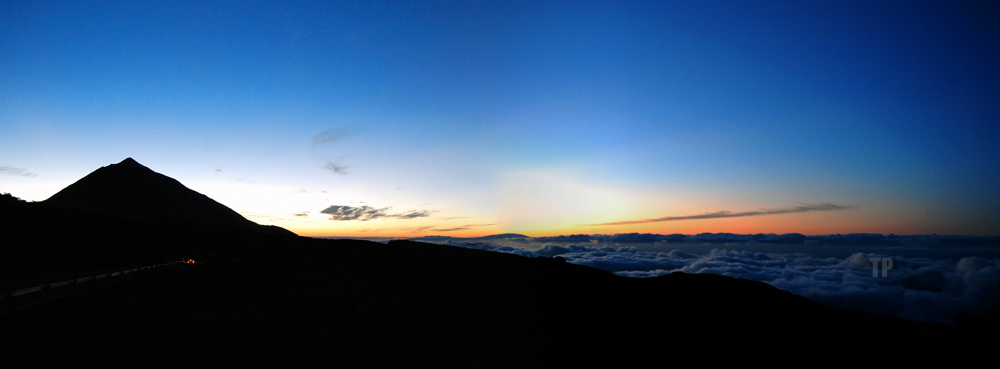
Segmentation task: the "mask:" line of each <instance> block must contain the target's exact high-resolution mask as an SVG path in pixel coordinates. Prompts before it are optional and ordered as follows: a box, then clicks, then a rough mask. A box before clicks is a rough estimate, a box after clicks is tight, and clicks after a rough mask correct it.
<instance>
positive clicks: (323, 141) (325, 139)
mask: <svg viewBox="0 0 1000 369" xmlns="http://www.w3.org/2000/svg"><path fill="white" fill-rule="evenodd" d="M352 134H354V129H351V128H345V127H341V128H330V129H328V130H325V131H323V132H320V133H317V134H315V135H313V139H312V144H313V146H319V145H328V144H333V143H335V142H337V141H340V140H341V139H343V138H344V137H347V136H350V135H352Z"/></svg>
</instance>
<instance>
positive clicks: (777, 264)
mask: <svg viewBox="0 0 1000 369" xmlns="http://www.w3.org/2000/svg"><path fill="white" fill-rule="evenodd" d="M709 235H711V234H709ZM724 235H728V234H724ZM616 236H623V237H619V238H620V239H633V240H634V239H635V238H636V237H635V236H641V235H636V234H632V235H616ZM652 236H660V237H669V236H662V235H652ZM680 236H683V235H680ZM729 236H734V235H729ZM743 236H755V235H743ZM770 236H777V235H770ZM799 236H801V235H799ZM850 236H853V235H846V236H842V235H831V236H808V237H827V238H829V239H830V240H832V241H834V242H836V241H837V240H839V241H847V242H862V241H860V240H862V239H869V240H872V239H875V240H878V239H879V238H877V237H874V235H858V236H857V237H850ZM878 236H881V235H878ZM561 237H565V239H569V238H574V237H575V238H578V239H582V238H585V237H595V236H584V235H579V236H561ZM686 237H696V236H686ZM802 237H803V238H805V237H807V236H802ZM899 237H904V238H906V237H909V238H906V239H908V240H910V241H913V240H919V239H920V238H919V237H920V236H899ZM925 237H928V238H937V237H940V238H945V239H949V236H925ZM702 238H703V239H704V238H708V237H705V236H703V237H702ZM721 238H722V239H728V240H732V238H733V237H721ZM773 238H774V239H776V240H781V238H780V237H773ZM789 238H791V239H798V244H799V245H800V246H795V247H797V248H799V249H802V251H808V247H809V246H807V245H802V240H801V239H799V237H789ZM881 238H882V241H886V239H890V240H891V241H886V242H898V241H899V240H898V239H897V240H892V238H893V237H891V236H882V237H881ZM952 238H954V237H952ZM956 239H957V240H958V241H959V245H957V246H956V245H951V246H950V247H964V246H962V245H961V242H962V241H963V240H964V241H968V242H971V245H972V246H973V247H981V245H975V244H976V243H982V242H986V243H990V244H991V246H992V247H996V246H997V245H998V244H997V243H996V242H997V240H996V238H995V237H967V238H964V239H963V238H960V237H959V238H956ZM536 240H539V239H522V240H520V241H519V242H522V243H523V244H524V246H506V245H498V244H493V243H486V242H469V241H456V240H444V241H443V242H442V243H445V244H449V245H453V246H460V247H466V248H473V249H481V250H488V251H494V252H503V253H511V254H517V255H522V256H527V257H556V256H558V257H561V258H564V259H566V261H567V262H570V263H574V264H580V265H586V266H589V267H593V268H597V269H602V270H607V271H610V272H613V273H616V274H618V275H622V276H628V277H655V276H659V275H664V274H669V273H671V272H674V271H682V272H685V273H710V274H721V275H727V276H732V277H737V278H743V279H749V280H754V281H760V282H765V283H768V284H771V285H773V286H775V287H777V288H780V289H783V290H787V291H790V292H792V293H795V294H798V295H801V296H804V297H806V298H809V299H811V300H813V301H816V302H819V303H823V304H827V305H831V306H835V307H838V308H843V309H850V310H859V311H865V312H869V313H874V314H880V315H886V316H895V317H901V318H906V319H912V320H919V321H925V322H951V321H952V320H953V319H954V318H955V316H956V315H957V314H959V313H963V312H967V313H975V314H985V313H986V312H988V311H989V310H990V309H992V308H996V307H998V302H1000V301H998V299H1000V298H998V296H1000V294H998V292H1000V260H989V259H986V258H982V257H978V256H965V257H961V258H946V259H929V258H915V257H901V256H893V255H889V254H886V253H871V252H854V253H852V254H850V255H849V256H846V257H815V256H810V255H808V254H806V253H765V252H754V251H746V250H733V249H723V248H715V249H711V250H710V251H708V252H707V253H704V254H698V253H692V252H687V251H682V250H676V249H675V250H671V251H649V249H648V248H647V249H645V250H644V249H641V248H639V247H635V246H631V245H628V244H626V245H624V246H622V245H614V246H611V245H609V246H603V247H598V246H597V244H596V243H593V244H591V245H577V244H565V243H564V244H555V243H540V244H533V243H532V242H533V241H536ZM786 240H787V239H786ZM938 242H946V241H940V240H939V241H938ZM660 245H663V243H660ZM744 245H749V244H748V243H744ZM678 246H681V245H678ZM727 247H730V248H739V247H740V245H737V244H730V245H727ZM851 247H852V248H857V247H855V246H851ZM898 247H899V246H894V248H898ZM915 247H927V246H926V245H917V246H915ZM932 248H940V245H938V246H936V247H932ZM888 249H890V250H891V249H893V248H888ZM970 250H972V249H970ZM872 258H891V259H892V267H891V268H890V269H888V271H887V272H886V276H885V277H882V273H881V270H878V273H877V275H878V276H873V270H874V268H873V263H872V261H871V259H872ZM879 265H880V268H881V264H879Z"/></svg>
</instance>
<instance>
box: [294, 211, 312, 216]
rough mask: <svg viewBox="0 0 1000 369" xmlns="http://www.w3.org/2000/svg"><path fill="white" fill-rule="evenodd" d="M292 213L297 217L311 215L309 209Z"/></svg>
mask: <svg viewBox="0 0 1000 369" xmlns="http://www.w3.org/2000/svg"><path fill="white" fill-rule="evenodd" d="M292 215H294V216H297V217H307V216H309V212H308V211H303V212H301V213H292Z"/></svg>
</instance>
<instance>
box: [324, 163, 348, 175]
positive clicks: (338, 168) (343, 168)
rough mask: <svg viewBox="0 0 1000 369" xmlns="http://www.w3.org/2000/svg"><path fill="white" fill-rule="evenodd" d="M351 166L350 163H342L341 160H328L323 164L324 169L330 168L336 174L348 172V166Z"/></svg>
mask: <svg viewBox="0 0 1000 369" xmlns="http://www.w3.org/2000/svg"><path fill="white" fill-rule="evenodd" d="M350 167H351V166H350V165H344V164H342V161H341V160H337V161H327V162H326V164H324V165H323V169H326V170H329V171H330V172H332V173H334V174H341V175H343V174H347V168H350Z"/></svg>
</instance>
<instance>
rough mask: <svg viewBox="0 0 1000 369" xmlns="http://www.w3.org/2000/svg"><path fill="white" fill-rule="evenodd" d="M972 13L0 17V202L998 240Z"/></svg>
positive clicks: (201, 11)
mask: <svg viewBox="0 0 1000 369" xmlns="http://www.w3.org/2000/svg"><path fill="white" fill-rule="evenodd" d="M983 4H989V3H982V4H977V3H975V2H972V3H969V2H962V3H961V4H954V3H953V2H940V3H934V2H932V3H921V4H920V5H916V4H913V5H911V4H908V3H895V2H861V3H851V4H846V3H843V4H842V3H840V2H830V3H824V4H814V3H813V2H755V1H746V2H722V3H718V2H680V3H678V2H617V1H616V2H547V1H543V2H536V1H530V2H517V1H499V2H428V3H425V2H414V1H404V2H388V3H378V4H376V5H361V4H353V5H342V4H341V3H339V2H336V3H333V4H329V3H325V2H320V3H318V4H313V3H300V2H294V3H285V2H238V3H235V4H234V3H232V2H215V1H208V2H201V1H199V2H191V3H183V2H182V3H181V4H172V3H171V4H167V3H164V4H149V3H147V2H136V3H132V4H128V5H121V4H103V3H102V4H92V3H80V2H71V1H70V2H62V1H53V2H5V3H4V4H3V5H0V19H2V20H3V21H2V22H0V51H2V52H0V54H2V55H4V57H3V58H0V192H9V193H11V194H13V195H15V196H18V197H20V198H23V199H26V200H33V201H41V200H45V199H46V198H48V197H49V196H51V195H52V194H54V193H56V192H57V191H59V190H60V189H62V188H64V187H66V186H68V185H70V184H72V183H73V182H74V181H76V180H77V179H79V178H81V177H83V176H85V175H86V174H88V173H89V172H90V171H93V170H94V169H96V168H99V167H102V166H106V165H109V164H113V163H117V162H119V161H121V160H122V159H125V158H126V157H132V158H135V160H137V161H138V162H140V163H142V164H143V165H146V166H148V167H149V168H152V169H153V170H155V171H157V172H159V173H162V174H165V175H167V176H170V177H172V178H175V179H177V180H178V181H180V182H181V183H183V184H184V185H186V186H188V187H189V188H191V189H193V190H195V191H198V192H200V193H203V194H205V195H207V196H208V197H210V198H212V199H214V200H216V201H218V202H220V203H222V204H224V205H226V206H228V207H230V208H232V209H233V210H235V211H237V212H239V213H240V214H242V215H243V216H245V217H246V218H247V219H250V220H252V221H254V222H257V223H260V224H270V225H277V226H280V227H284V228H286V229H289V230H291V231H293V232H295V233H297V234H299V235H304V236H322V237H338V236H343V237H416V236H426V235H446V236H453V237H475V236H484V235H490V234H497V233H519V234H524V235H528V236H554V235H563V234H615V233H630V232H639V233H659V234H672V233H682V234H696V233H702V232H730V233H777V234H783V233H793V232H795V233H803V234H833V233H882V234H889V233H896V234H931V233H938V234H965V235H997V234H1000V233H998V232H1000V193H998V189H1000V171H998V170H997V168H1000V145H997V144H996V138H997V137H1000V121H998V119H1000V83H998V81H1000V74H998V73H1000V72H998V69H997V68H996V66H997V65H1000V57H998V56H1000V55H998V53H1000V51H998V50H1000V49H998V48H997V47H996V45H997V43H998V42H1000V27H998V26H997V22H996V21H995V18H994V17H993V16H992V15H995V12H992V10H990V9H992V8H991V7H989V6H988V5H983ZM900 7H906V8H907V9H905V10H906V11H901V9H897V8H900ZM987 8H989V9H987ZM859 25H863V26H859ZM734 214H735V215H739V216H733V215H734ZM657 219H660V220H658V221H651V220H657Z"/></svg>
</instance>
